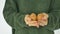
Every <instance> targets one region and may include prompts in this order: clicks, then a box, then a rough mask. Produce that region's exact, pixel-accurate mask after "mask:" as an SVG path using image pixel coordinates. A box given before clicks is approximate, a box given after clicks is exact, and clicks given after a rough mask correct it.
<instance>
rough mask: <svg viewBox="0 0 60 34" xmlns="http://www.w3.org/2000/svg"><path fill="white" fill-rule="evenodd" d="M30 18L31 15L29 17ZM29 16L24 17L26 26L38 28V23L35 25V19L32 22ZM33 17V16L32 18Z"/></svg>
mask: <svg viewBox="0 0 60 34" xmlns="http://www.w3.org/2000/svg"><path fill="white" fill-rule="evenodd" d="M31 16H32V15H31ZM31 16H30V15H28V14H27V15H26V16H25V19H24V20H25V23H26V24H27V25H28V26H35V27H37V28H39V25H38V23H37V21H35V19H34V20H32V18H31ZM33 17H34V16H33Z"/></svg>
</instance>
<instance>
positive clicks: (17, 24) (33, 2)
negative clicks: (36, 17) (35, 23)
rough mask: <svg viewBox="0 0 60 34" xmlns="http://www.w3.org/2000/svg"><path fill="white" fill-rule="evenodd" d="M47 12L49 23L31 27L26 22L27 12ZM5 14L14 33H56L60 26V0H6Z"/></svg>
mask: <svg viewBox="0 0 60 34" xmlns="http://www.w3.org/2000/svg"><path fill="white" fill-rule="evenodd" d="M43 12H45V13H47V14H48V15H49V19H48V25H46V26H44V27H39V28H36V27H29V26H27V25H26V24H25V21H24V17H25V15H26V14H31V13H35V14H39V13H43ZM3 15H4V18H5V20H6V22H7V23H8V24H9V25H10V26H11V27H12V32H13V33H12V34H54V32H53V31H54V30H56V29H59V28H60V0H6V2H5V6H4V10H3Z"/></svg>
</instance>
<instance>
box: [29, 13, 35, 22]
mask: <svg viewBox="0 0 60 34" xmlns="http://www.w3.org/2000/svg"><path fill="white" fill-rule="evenodd" d="M30 18H31V19H32V20H33V21H35V20H36V14H35V13H32V14H31V15H30Z"/></svg>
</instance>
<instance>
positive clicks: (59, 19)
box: [45, 10, 60, 31]
mask: <svg viewBox="0 0 60 34" xmlns="http://www.w3.org/2000/svg"><path fill="white" fill-rule="evenodd" d="M48 14H49V19H48V25H47V26H45V28H46V29H48V30H52V31H53V30H56V29H59V28H60V25H59V24H60V11H59V10H56V11H52V12H50V13H48Z"/></svg>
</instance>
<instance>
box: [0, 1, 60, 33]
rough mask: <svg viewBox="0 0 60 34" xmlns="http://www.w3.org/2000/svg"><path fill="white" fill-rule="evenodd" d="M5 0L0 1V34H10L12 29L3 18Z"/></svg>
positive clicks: (59, 31) (57, 31)
mask: <svg viewBox="0 0 60 34" xmlns="http://www.w3.org/2000/svg"><path fill="white" fill-rule="evenodd" d="M4 4H5V0H0V34H12V30H11V29H12V28H11V26H9V25H8V24H7V23H6V21H5V20H4V17H3V8H4ZM54 32H55V34H60V29H58V30H55V31H54Z"/></svg>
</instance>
